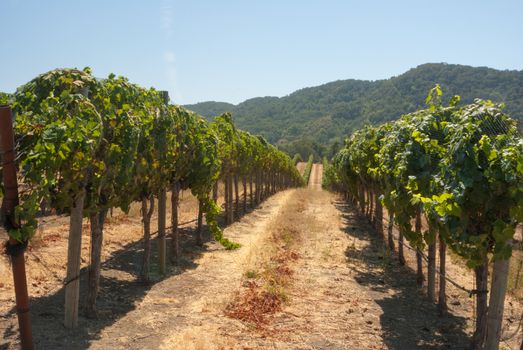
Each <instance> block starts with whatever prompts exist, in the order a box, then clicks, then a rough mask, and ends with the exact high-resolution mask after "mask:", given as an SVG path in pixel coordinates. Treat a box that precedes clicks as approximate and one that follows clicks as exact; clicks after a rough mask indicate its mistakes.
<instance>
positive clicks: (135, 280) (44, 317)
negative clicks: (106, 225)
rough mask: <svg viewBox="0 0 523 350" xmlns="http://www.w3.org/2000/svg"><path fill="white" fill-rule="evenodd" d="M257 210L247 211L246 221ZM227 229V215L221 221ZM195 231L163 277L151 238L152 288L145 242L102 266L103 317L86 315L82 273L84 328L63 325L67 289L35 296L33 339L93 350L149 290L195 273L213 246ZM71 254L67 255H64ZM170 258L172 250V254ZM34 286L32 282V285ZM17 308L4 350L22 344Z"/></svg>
mask: <svg viewBox="0 0 523 350" xmlns="http://www.w3.org/2000/svg"><path fill="white" fill-rule="evenodd" d="M252 210H253V209H249V210H247V212H245V213H241V214H242V215H240V218H241V217H242V216H244V215H246V214H248V213H250V212H251V211H252ZM218 221H219V223H220V224H221V226H222V227H223V226H224V221H225V220H224V219H223V217H221V218H219V219H218ZM194 235H195V227H192V228H180V239H181V251H182V256H181V258H180V261H179V262H178V264H168V268H167V271H166V274H165V275H163V276H162V275H160V273H159V267H158V257H157V255H156V254H157V251H158V250H157V249H156V248H157V238H156V237H155V238H154V239H152V240H151V247H152V249H151V252H152V255H151V269H150V271H151V280H152V282H151V283H149V284H144V283H142V282H140V279H139V273H140V267H141V259H142V251H143V240H139V241H135V242H131V243H129V244H127V245H125V246H123V247H122V248H120V249H119V250H117V251H115V252H113V253H112V254H111V256H110V257H109V258H108V259H107V260H106V261H105V262H104V263H103V264H102V276H101V277H100V292H99V296H98V302H97V307H98V310H99V317H98V318H97V319H92V318H87V317H85V312H84V310H83V305H84V304H85V301H86V299H87V288H86V286H87V275H88V273H87V270H86V269H85V268H84V269H82V271H81V279H80V285H81V287H80V289H81V291H80V316H79V320H78V327H77V328H76V329H74V330H67V329H65V328H64V327H63V317H64V313H63V310H64V309H63V304H64V299H65V296H64V288H61V289H59V290H58V291H56V292H54V293H53V294H49V295H45V296H41V297H32V298H31V299H30V309H31V317H32V326H33V339H34V343H35V348H36V349H87V348H89V347H90V344H91V343H92V341H94V340H96V339H98V338H99V337H100V334H101V332H102V330H103V329H104V328H106V327H109V326H111V325H112V324H114V323H115V322H117V321H118V320H119V319H120V318H122V317H123V316H125V315H126V314H127V313H129V312H130V311H132V310H134V309H135V308H136V306H137V305H139V304H140V302H141V301H142V300H143V298H144V297H145V295H146V294H147V292H148V291H149V290H150V289H151V288H152V287H153V286H154V285H155V284H156V283H158V282H161V281H162V280H164V279H166V278H169V277H171V276H174V275H178V274H181V273H183V272H184V271H187V270H190V269H195V268H196V267H197V266H198V265H197V264H196V263H195V261H197V260H198V259H199V258H200V257H201V255H202V254H203V253H204V252H205V251H206V250H207V248H206V247H205V246H204V247H199V246H197V245H196V242H195V238H194ZM203 239H204V242H209V241H210V240H211V237H210V233H209V230H208V229H207V227H206V226H204V229H203ZM167 247H170V239H169V238H167ZM64 254H65V252H64ZM167 254H168V255H167V256H169V251H168V253H167ZM28 283H31V281H28ZM15 313H16V310H15V309H14V308H13V309H12V310H11V311H10V312H9V313H7V314H5V315H3V316H5V319H3V320H2V319H0V327H1V328H3V329H4V330H3V334H2V337H3V338H2V341H0V350H7V349H13V348H17V347H18V346H19V339H18V324H17V319H16V317H15Z"/></svg>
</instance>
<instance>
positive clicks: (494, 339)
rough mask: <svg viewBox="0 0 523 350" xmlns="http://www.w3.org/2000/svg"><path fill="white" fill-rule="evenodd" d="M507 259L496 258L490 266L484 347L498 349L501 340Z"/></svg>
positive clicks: (508, 261)
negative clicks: (491, 266)
mask: <svg viewBox="0 0 523 350" xmlns="http://www.w3.org/2000/svg"><path fill="white" fill-rule="evenodd" d="M509 263H510V260H509V259H505V260H496V261H494V266H493V268H492V282H491V288H490V300H489V306H488V315H487V338H486V340H485V349H489V350H490V349H492V350H497V349H499V342H500V340H501V331H502V330H501V326H502V324H503V310H504V307H505V295H506V293H507V282H508V272H509Z"/></svg>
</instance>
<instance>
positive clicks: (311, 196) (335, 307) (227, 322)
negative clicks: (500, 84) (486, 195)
mask: <svg viewBox="0 0 523 350" xmlns="http://www.w3.org/2000/svg"><path fill="white" fill-rule="evenodd" d="M312 170H313V171H312V173H311V181H310V185H309V187H308V188H307V189H299V190H290V191H285V192H283V193H280V194H277V195H276V196H273V197H272V198H270V199H269V200H268V201H267V202H266V204H265V205H264V206H263V208H261V209H260V210H257V211H255V212H254V213H252V214H250V215H247V216H246V217H244V219H242V221H240V222H239V223H237V224H234V225H232V226H231V227H230V228H228V229H227V230H226V235H227V236H228V237H231V238H233V239H234V240H236V241H238V242H240V243H242V245H243V246H242V248H240V249H239V250H237V251H233V252H230V251H224V250H223V249H221V248H219V247H216V246H213V247H212V248H211V251H210V252H208V253H205V254H204V255H203V256H202V258H201V259H200V260H197V261H196V264H197V265H198V267H197V268H196V269H194V270H191V271H189V272H185V273H183V274H181V275H178V276H174V277H171V278H168V279H166V280H164V281H162V282H160V283H158V284H157V285H155V286H154V287H153V288H152V289H151V290H150V291H149V293H148V294H147V295H146V297H145V298H144V299H143V300H142V301H141V302H140V303H139V304H138V305H136V309H135V310H133V311H132V312H130V313H128V314H127V315H126V316H125V317H123V318H121V319H120V320H119V321H118V322H116V323H114V324H113V325H112V326H110V327H107V328H106V329H104V330H103V331H102V332H101V334H100V339H98V340H95V341H93V342H92V344H91V348H93V349H108V348H111V349H144V348H148V349H155V348H161V349H188V350H190V349H223V350H225V349H244V350H245V349H289V350H290V349H340V350H341V349H402V350H403V349H407V350H408V349H441V348H449V349H466V348H467V346H468V344H467V337H468V333H467V332H466V322H465V319H464V318H462V317H459V316H454V315H452V314H450V315H449V316H448V317H445V318H439V317H438V316H437V314H436V309H435V306H434V305H433V304H431V303H430V302H428V301H427V300H426V298H425V297H424V296H423V295H421V294H420V292H419V291H418V290H417V288H416V287H415V286H416V284H415V276H414V273H413V272H412V271H411V270H409V269H408V268H406V267H400V266H398V265H397V264H396V263H395V262H394V261H393V260H392V259H391V258H388V257H387V256H386V254H387V253H386V252H384V251H383V249H382V248H381V242H379V240H377V239H375V235H374V234H371V233H370V232H372V230H371V228H370V227H369V226H368V225H367V224H366V222H364V221H363V220H362V219H361V218H359V217H358V216H357V215H356V214H354V211H353V210H352V208H350V207H347V206H346V205H345V204H343V203H341V202H340V201H338V198H337V197H336V196H335V195H333V194H331V193H328V192H325V191H322V190H321V174H322V171H321V170H322V169H321V165H314V167H313V169H312ZM296 208H300V209H298V210H297V209H296ZM291 227H292V230H291V231H292V232H293V233H294V234H295V235H296V237H294V240H295V242H294V244H293V247H294V248H293V249H295V250H296V252H297V256H298V259H297V260H296V261H293V262H291V263H290V265H289V266H290V270H291V273H290V276H291V277H290V283H289V285H287V286H286V287H285V290H284V291H282V292H281V293H285V299H286V302H285V303H284V305H283V307H282V308H281V310H279V311H278V312H277V313H275V314H274V315H272V316H271V317H270V321H269V324H268V325H266V326H264V327H262V328H260V327H257V326H256V325H255V324H251V323H249V322H242V321H239V320H237V319H234V318H230V317H227V316H225V314H226V311H225V310H226V309H227V306H228V305H229V304H230V303H231V302H232V301H233V300H234V299H235V298H236V297H237V296H238V295H239V291H241V290H245V289H246V283H247V281H248V277H246V273H247V272H249V271H251V270H253V269H254V271H255V269H256V268H258V267H259V264H257V261H259V260H264V259H265V260H266V259H267V256H265V257H263V256H264V255H267V254H269V253H267V252H268V251H271V249H272V248H273V247H272V245H275V244H278V242H275V241H273V240H272V239H271V237H273V236H272V235H273V233H274V232H278V231H279V230H282V229H284V230H286V229H289V230H290V229H291ZM269 258H270V257H269ZM253 273H254V272H253ZM398 275H401V279H398V278H397V276H398Z"/></svg>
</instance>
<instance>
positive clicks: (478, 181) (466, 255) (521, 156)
mask: <svg viewBox="0 0 523 350" xmlns="http://www.w3.org/2000/svg"><path fill="white" fill-rule="evenodd" d="M441 96H442V93H441V90H440V88H439V86H436V87H435V88H434V89H432V90H431V92H430V93H429V96H428V98H427V105H428V108H427V109H424V110H419V111H417V112H414V113H411V114H407V115H404V116H402V117H401V118H400V119H399V120H397V121H394V122H390V123H387V124H383V125H381V126H377V127H370V126H369V127H366V128H364V129H362V130H360V131H358V132H356V133H354V134H353V135H352V136H351V137H349V138H348V139H347V141H346V144H345V147H344V148H343V149H342V150H340V151H339V152H338V153H337V154H336V156H335V157H334V158H333V160H332V163H331V164H330V165H329V166H327V169H326V171H325V175H324V186H325V187H327V188H331V189H333V190H336V191H339V192H341V193H344V194H345V196H346V198H347V199H348V200H350V201H352V202H353V203H354V205H356V206H357V207H358V208H359V209H360V210H361V211H362V212H363V213H365V214H367V215H368V216H369V217H370V218H371V221H372V223H374V224H375V226H376V228H377V230H378V231H379V233H380V234H382V235H383V236H384V239H385V241H386V242H387V243H388V246H389V247H390V248H391V250H393V251H394V250H395V247H394V245H395V243H394V242H395V239H394V237H393V236H392V226H393V224H395V225H396V226H397V227H398V228H399V244H398V257H399V260H400V263H402V264H404V263H405V257H404V253H403V248H404V240H407V241H408V242H409V244H410V246H411V247H413V248H414V249H415V250H416V260H417V275H418V282H419V283H420V284H422V283H423V280H424V275H423V271H422V264H423V261H424V259H426V261H427V263H428V277H427V279H428V281H427V282H428V283H427V289H428V290H427V294H428V296H429V298H430V299H432V300H436V298H437V299H438V306H439V309H440V311H441V312H445V311H446V308H447V305H446V296H445V282H446V278H445V277H446V276H445V254H446V249H447V247H448V248H450V249H451V250H452V251H453V252H455V253H456V254H458V255H459V256H461V257H462V258H463V259H464V261H466V264H467V265H468V267H469V268H471V269H473V271H474V275H475V279H476V290H473V291H471V293H473V294H475V295H476V300H477V302H476V312H475V315H476V320H475V325H476V329H475V333H474V335H473V339H472V342H473V348H474V349H482V348H486V349H497V348H498V346H499V345H498V344H499V341H500V335H501V324H502V316H503V308H504V300H505V293H506V289H507V273H508V264H509V258H510V256H511V252H512V245H513V242H514V234H515V229H516V226H517V224H518V222H521V221H523V140H522V138H521V136H520V134H519V132H518V129H517V124H516V122H515V121H514V120H513V119H511V118H510V117H509V116H508V115H506V114H505V113H503V106H500V105H496V104H494V103H492V102H490V101H483V100H476V101H475V102H474V103H472V104H469V105H464V106H460V104H459V100H460V99H459V96H454V97H452V99H451V100H450V103H449V106H443V104H442V102H441ZM385 209H386V211H385ZM385 212H386V213H387V214H388V221H389V224H388V227H384V221H385V220H386V219H384V213H385ZM422 220H423V221H424V222H425V223H426V224H425V225H422ZM384 231H387V232H384ZM436 245H438V246H439V256H440V266H439V269H437V268H436V254H437V251H436ZM425 251H426V254H425ZM489 264H492V269H489ZM437 272H439V276H440V281H439V282H440V283H439V286H440V288H439V293H438V296H436V275H437ZM490 273H492V276H491V281H492V282H491V285H490V287H489V285H488V279H489V274H490Z"/></svg>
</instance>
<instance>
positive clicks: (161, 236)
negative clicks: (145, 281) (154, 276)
mask: <svg viewBox="0 0 523 350" xmlns="http://www.w3.org/2000/svg"><path fill="white" fill-rule="evenodd" d="M166 197H167V196H166V191H165V190H161V191H160V194H159V195H158V260H159V265H160V273H161V274H165V266H166V254H167V246H166V244H165V218H166V216H167V215H166V214H167V208H166Z"/></svg>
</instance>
